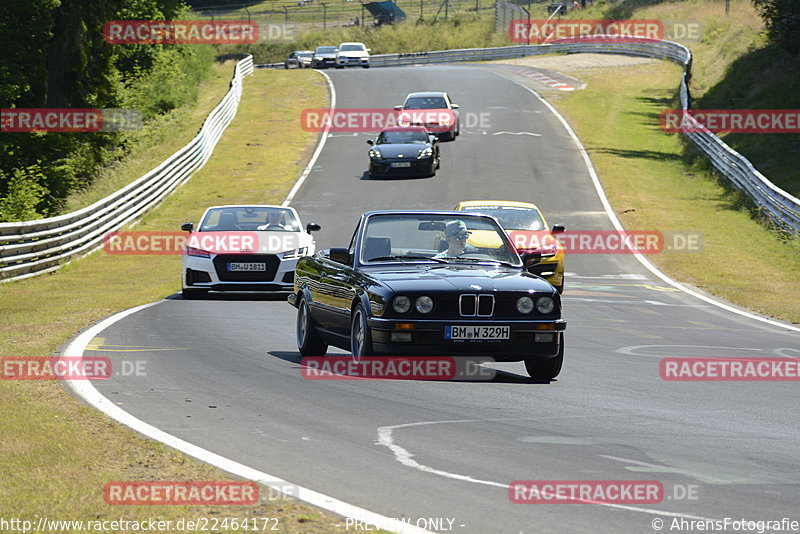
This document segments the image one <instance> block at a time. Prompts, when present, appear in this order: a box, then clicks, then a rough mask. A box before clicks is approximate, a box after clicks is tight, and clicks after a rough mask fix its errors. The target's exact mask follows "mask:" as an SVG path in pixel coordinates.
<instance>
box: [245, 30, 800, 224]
mask: <svg viewBox="0 0 800 534" xmlns="http://www.w3.org/2000/svg"><path fill="white" fill-rule="evenodd" d="M587 52H593V53H600V54H622V55H626V56H635V57H646V58H657V59H669V60H671V61H674V62H676V63H679V64H680V65H682V66H683V75H682V77H681V82H680V89H679V91H680V101H681V108H682V109H683V110H684V111H685V110H689V109H691V96H690V94H689V80H690V78H691V69H692V53H691V51H690V50H689V49H688V48H687V47H685V46H683V45H682V44H679V43H674V42H671V41H661V40H657V39H646V38H632V37H626V38H624V39H620V40H618V41H615V40H614V37H613V36H603V35H600V36H595V37H592V38H588V37H587V38H576V39H560V40H555V41H553V42H552V43H550V44H543V45H517V46H501V47H495V48H465V49H457V50H438V51H431V52H414V53H407V54H377V55H374V56H372V57H371V58H370V65H372V66H373V67H392V66H403V65H426V64H432V63H447V62H463V61H486V60H493V59H509V58H519V57H525V56H531V55H541V54H559V53H567V54H576V53H587ZM277 66H280V67H283V64H282V63H272V64H267V65H257V67H264V68H270V67H277ZM683 120H684V125H685V126H687V129H689V130H697V131H698V132H697V133H684V135H685V136H686V137H687V138H688V139H689V140H691V141H692V142H693V143H694V144H695V145H696V146H697V147H698V148H699V149H700V150H701V151H702V152H703V154H704V155H705V156H706V157H707V158H708V159H709V161H710V162H711V163H712V165H713V166H714V167H715V168H716V169H717V171H718V172H719V173H720V174H722V175H723V176H725V177H726V178H728V179H729V180H730V181H731V182H732V183H733V184H734V185H735V186H736V187H738V188H739V189H741V190H742V191H744V192H745V193H746V194H747V195H748V196H749V197H750V198H751V199H752V200H753V202H755V204H756V205H757V206H758V207H759V208H760V209H761V210H762V212H763V213H764V214H765V215H766V216H768V217H769V218H770V220H772V221H773V222H774V223H775V224H776V225H777V226H778V227H779V228H781V229H783V230H785V231H787V232H789V233H790V234H794V235H800V200H798V199H797V198H796V197H794V196H792V195H790V194H789V193H787V192H786V191H784V190H783V189H781V188H779V187H778V186H776V185H775V184H773V183H772V182H770V181H769V180H768V179H767V178H766V177H765V176H764V175H763V174H761V173H760V172H758V170H757V169H756V168H755V167H753V164H752V163H750V162H749V161H748V160H747V158H745V157H744V156H742V155H741V154H739V153H738V152H736V151H735V150H733V149H732V148H731V147H729V146H728V145H726V144H725V142H724V141H722V140H721V139H720V138H719V137H717V136H716V135H714V134H713V133H712V132H710V131H708V130H707V129H705V128H704V127H703V126H702V125H700V124H699V123H698V122H697V121H696V120H695V119H694V118H693V117H691V116H690V115H689V114H688V113H684V114H683Z"/></svg>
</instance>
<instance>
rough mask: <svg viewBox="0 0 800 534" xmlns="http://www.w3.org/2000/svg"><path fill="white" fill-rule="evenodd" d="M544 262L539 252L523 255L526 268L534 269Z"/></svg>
mask: <svg viewBox="0 0 800 534" xmlns="http://www.w3.org/2000/svg"><path fill="white" fill-rule="evenodd" d="M541 261H542V255H541V254H539V253H538V252H529V253H527V254H523V255H522V263H523V265H525V268H526V269H527V268H529V267H533V266H534V265H538V264H539V263H541Z"/></svg>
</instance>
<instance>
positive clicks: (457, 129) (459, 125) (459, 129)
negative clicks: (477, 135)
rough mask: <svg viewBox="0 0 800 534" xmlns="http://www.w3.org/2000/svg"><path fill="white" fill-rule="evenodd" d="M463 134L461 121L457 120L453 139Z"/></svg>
mask: <svg viewBox="0 0 800 534" xmlns="http://www.w3.org/2000/svg"><path fill="white" fill-rule="evenodd" d="M459 135H461V121H458V122H456V131H455V132H454V133H453V139H455V138H456V137H458V136H459Z"/></svg>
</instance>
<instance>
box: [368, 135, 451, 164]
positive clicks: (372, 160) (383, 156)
mask: <svg viewBox="0 0 800 534" xmlns="http://www.w3.org/2000/svg"><path fill="white" fill-rule="evenodd" d="M367 144H368V145H370V146H371V148H370V149H369V175H370V176H371V177H378V176H434V175H436V169H438V168H439V160H440V157H439V141H438V139H437V138H436V136H435V135H432V134H430V133H429V132H428V131H427V130H426V129H425V128H423V127H421V126H408V127H399V126H398V127H394V128H386V129H385V130H383V131H382V132H381V133H380V134H379V135H378V137H377V138H376V139H375V141H373V140H372V139H369V140H367Z"/></svg>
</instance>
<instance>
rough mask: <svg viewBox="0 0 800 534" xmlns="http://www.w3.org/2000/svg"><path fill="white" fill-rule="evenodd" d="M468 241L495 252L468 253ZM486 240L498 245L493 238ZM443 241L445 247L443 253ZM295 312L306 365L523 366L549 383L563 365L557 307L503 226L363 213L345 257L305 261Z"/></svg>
mask: <svg viewBox="0 0 800 534" xmlns="http://www.w3.org/2000/svg"><path fill="white" fill-rule="evenodd" d="M470 232H484V233H486V235H485V236H484V237H485V238H486V240H487V242H489V241H491V242H492V246H486V247H474V248H465V246H464V243H465V241H466V238H467V236H468V235H469V233H470ZM489 234H491V235H492V236H493V239H488V237H489ZM442 238H444V239H445V244H446V246H445V247H444V249H443V250H442V247H440V246H439V244H440V243H441V240H442ZM288 300H289V303H290V304H292V305H293V306H295V307H296V308H297V344H298V348H299V350H300V353H301V354H302V355H304V356H321V355H324V354H325V353H326V352H327V350H328V345H329V344H330V345H334V346H336V347H340V348H342V349H345V350H347V349H349V350H350V351H351V353H352V355H353V356H352V357H353V359H354V360H355V361H360V360H361V358H362V357H366V356H371V355H373V354H400V355H420V356H447V355H451V356H458V355H463V356H488V357H492V358H494V359H496V360H498V361H524V362H525V367H526V368H527V370H528V373H529V374H530V375H531V376H532V377H534V378H537V379H552V378H554V377H555V376H556V375H558V373H559V372H560V370H561V365H562V361H563V358H564V342H563V331H564V330H565V328H566V321H565V320H564V319H563V318H562V316H561V298H560V296H559V294H558V292H557V291H556V290H555V288H554V287H553V286H552V285H551V284H549V283H547V282H546V281H544V280H542V279H541V278H539V277H537V276H534V275H532V274H530V273H528V272H527V271H525V269H524V266H523V260H522V259H521V258H520V257H519V255H518V254H517V252H516V250H515V249H514V247H513V246H512V245H511V243H510V241H509V239H508V235H507V234H506V233H505V232H504V231H503V229H502V228H501V227H500V225H499V224H498V223H497V220H496V219H494V218H492V217H490V216H487V215H480V214H470V213H464V212H447V211H444V212H434V211H373V212H368V213H364V214H363V215H361V218H360V220H359V222H358V224H357V226H356V229H355V232H354V233H353V237H352V239H351V242H350V245H349V246H348V247H347V248H331V249H330V250H323V251H320V252H319V253H317V254H316V255H314V256H313V257H304V258H301V259H300V260H299V261H298V263H297V267H296V274H295V281H294V289H293V291H292V294H291V295H289V299H288Z"/></svg>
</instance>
